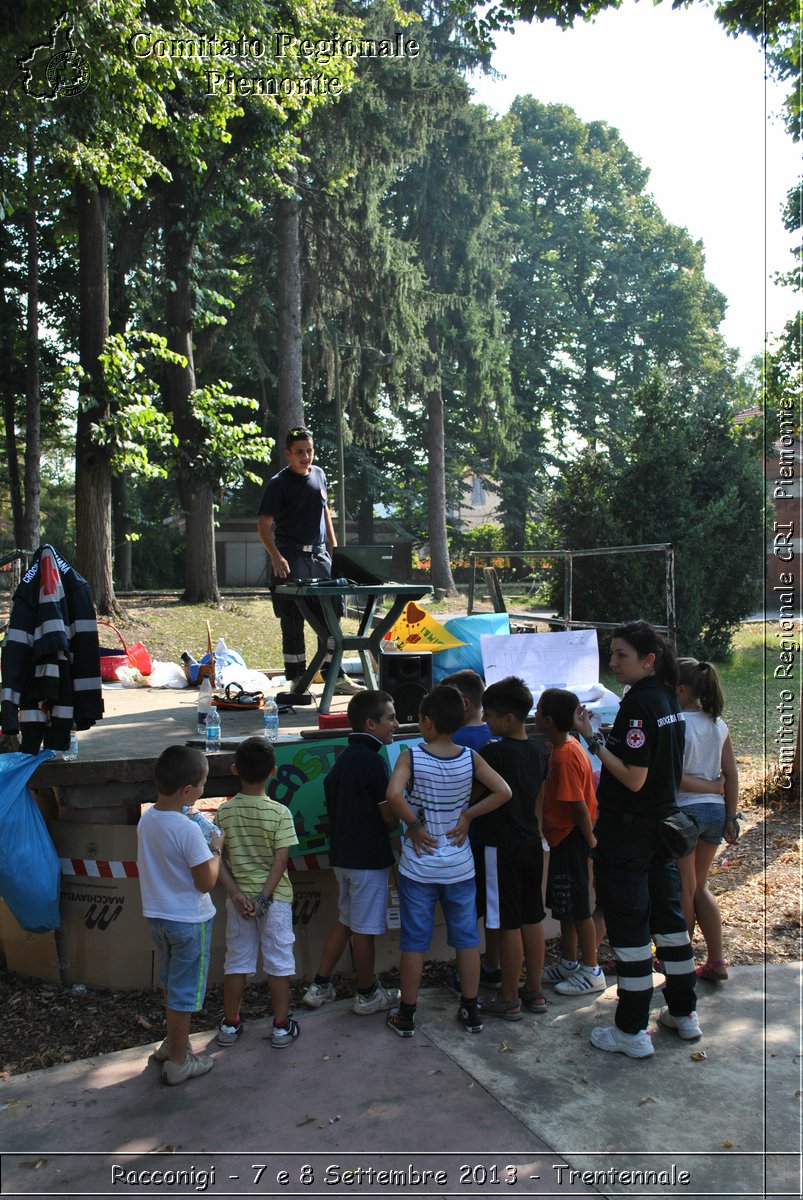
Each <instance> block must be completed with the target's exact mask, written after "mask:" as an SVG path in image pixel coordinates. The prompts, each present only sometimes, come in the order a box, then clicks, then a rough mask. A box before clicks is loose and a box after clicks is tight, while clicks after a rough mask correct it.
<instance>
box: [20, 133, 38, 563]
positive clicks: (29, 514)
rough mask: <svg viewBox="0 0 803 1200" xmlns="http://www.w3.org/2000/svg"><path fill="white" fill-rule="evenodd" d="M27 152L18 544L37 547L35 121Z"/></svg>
mask: <svg viewBox="0 0 803 1200" xmlns="http://www.w3.org/2000/svg"><path fill="white" fill-rule="evenodd" d="M26 154H27V164H26V167H27V170H26V187H27V192H28V204H27V210H26V213H25V241H26V248H27V252H28V297H27V311H26V317H25V486H24V496H25V501H24V506H23V514H22V527H21V530H20V542H19V546H20V548H21V549H23V550H35V549H36V548H37V546H38V545H39V537H40V516H41V497H42V479H41V474H40V463H41V461H42V396H41V392H40V387H39V233H38V228H37V209H36V189H35V185H34V172H35V169H36V147H35V143H34V129H33V126H32V125H29V126H28V144H27V150H26Z"/></svg>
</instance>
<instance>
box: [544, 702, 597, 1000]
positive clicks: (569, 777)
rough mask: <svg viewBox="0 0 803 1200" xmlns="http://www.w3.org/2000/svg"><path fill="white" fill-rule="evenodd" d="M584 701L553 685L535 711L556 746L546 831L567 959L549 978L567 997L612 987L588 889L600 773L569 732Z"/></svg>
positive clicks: (550, 882) (551, 892) (550, 900)
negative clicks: (608, 983)
mask: <svg viewBox="0 0 803 1200" xmlns="http://www.w3.org/2000/svg"><path fill="white" fill-rule="evenodd" d="M578 704H579V700H578V699H577V697H576V696H575V694H574V692H567V691H564V690H563V689H562V688H547V690H546V691H545V692H542V694H541V696H540V698H539V700H538V707H537V708H536V712H535V724H536V728H537V729H538V732H539V733H542V734H543V735H544V736H545V737H546V738H547V740H548V741H549V742H550V743H551V745H552V753H551V755H550V757H549V767H548V769H547V776H546V781H545V783H544V813H543V831H544V837H545V838H546V840H547V841H548V842H549V872H548V875H547V893H546V902H547V905H548V907H549V908H550V909H551V910H552V915H553V917H554V918H555V919H556V920H557V921H560V940H561V958H560V960H559V961H558V962H557V963H555V964H554V965H552V966H550V967H547V968H546V969H545V970H544V975H543V979H544V983H553V984H554V985H555V991H556V992H560V993H561V995H564V996H580V995H584V994H585V993H586V992H602V991H604V990H605V986H606V984H605V976H604V975H603V973H602V971H601V969H600V968H599V966H598V965H597V934H596V928H595V926H594V920H593V918H592V915H591V904H590V901H589V891H588V880H589V875H588V856H589V851H591V850H593V849H594V847H595V846H596V844H597V841H596V838H595V837H594V821H595V820H596V817H597V797H596V792H595V790H594V775H593V772H592V770H591V761H590V759H589V757H588V755H587V754H586V752H585V750H584V749H583V747H582V746H581V745H580V743H579V742H578V741H576V739H575V738H573V737H570V736H569V730H570V729H571V728H572V727H573V723H574V714H575V711H576V709H577V707H578ZM578 942H579V946H580V959H579V961H578V960H577V957H576V955H577V947H578Z"/></svg>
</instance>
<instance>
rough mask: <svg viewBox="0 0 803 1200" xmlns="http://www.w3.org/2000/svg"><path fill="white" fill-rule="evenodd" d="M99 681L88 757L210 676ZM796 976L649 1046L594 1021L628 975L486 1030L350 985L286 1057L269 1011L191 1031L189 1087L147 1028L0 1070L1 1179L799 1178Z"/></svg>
mask: <svg viewBox="0 0 803 1200" xmlns="http://www.w3.org/2000/svg"><path fill="white" fill-rule="evenodd" d="M316 690H318V691H320V688H318V689H316ZM104 698H105V700H106V718H105V719H104V721H103V722H101V723H100V724H99V725H98V726H96V727H95V729H93V730H89V731H86V732H84V733H82V734H81V735H80V755H81V757H82V758H84V759H86V760H91V759H104V758H109V759H115V758H118V757H132V758H136V757H138V756H141V757H152V756H153V755H154V754H155V753H158V752H159V750H160V749H161V748H163V746H164V745H167V744H168V743H169V742H171V741H174V740H182V741H183V740H185V739H187V738H190V737H192V736H193V734H194V731H195V700H196V693H195V692H191V691H176V692H161V691H150V690H148V689H122V688H120V689H106V690H105V691H104ZM346 703H347V701H346V700H345V699H340V700H338V701H337V707H338V708H341V707H342V708H345V706H346ZM316 724H317V720H316V716H315V711H314V709H306V710H303V709H300V710H298V713H297V714H296V715H295V716H293V715H290V716H288V717H287V718H285V717H283V718H282V730H283V732H286V733H288V734H290V733H292V734H293V735H295V736H297V735H298V732H299V730H300V729H301V728H302V727H305V726H307V727H309V726H315V725H316ZM260 727H261V720H260V714H259V713H258V712H243V713H224V714H223V734H224V737H231V738H233V739H235V740H236V739H238V738H241V737H244V736H247V735H248V734H251V733H255V732H257V731H258V730H259V729H260ZM610 982H611V983H612V984H614V983H615V981H613V980H611V981H610ZM800 989H801V973H800V964H784V965H779V966H771V967H768V968H766V969H765V968H762V967H735V968H733V969H732V974H731V979H730V980H729V981H728V983H727V984H725V985H721V986H711V985H707V984H704V983H701V984H700V985H699V997H700V999H699V1008H698V1011H699V1013H700V1019H701V1023H702V1026H703V1038H702V1040H701V1041H700V1042H699V1043H697V1044H693V1043H687V1042H682V1041H680V1040H679V1039H678V1038H677V1036H676V1035H675V1034H673V1033H670V1032H668V1031H666V1030H664V1029H657V1030H656V1032H655V1035H654V1036H655V1041H654V1044H655V1047H656V1053H655V1055H654V1056H653V1057H652V1058H651V1059H647V1060H642V1061H634V1060H631V1059H627V1058H624V1057H623V1056H621V1055H618V1054H617V1055H611V1054H606V1053H604V1052H602V1051H599V1050H596V1049H594V1048H593V1047H592V1046H591V1045H590V1042H589V1040H588V1034H589V1031H590V1029H591V1027H592V1026H593V1025H595V1024H598V1023H601V1024H608V1023H610V1022H611V1020H612V1017H613V1008H614V1003H615V994H616V989H615V986H612V987H610V988H609V989H608V991H607V992H606V993H604V994H601V995H599V994H598V995H596V996H595V997H594V998H593V1000H591V1001H589V1000H587V999H583V998H576V999H570V998H562V997H558V996H555V997H554V1000H553V1002H552V1003H551V1005H550V1007H549V1010H548V1013H547V1014H546V1015H544V1016H531V1015H529V1014H528V1015H527V1016H526V1017H525V1019H524V1020H522V1021H521V1022H517V1023H512V1022H505V1021H501V1020H499V1019H495V1018H492V1017H489V1018H487V1019H486V1023H485V1029H484V1031H483V1033H482V1034H481V1035H479V1036H476V1037H472V1036H470V1035H467V1034H465V1033H464V1032H463V1031H462V1030H461V1029H459V1028H458V1026H457V1024H456V1021H455V1010H456V999H455V997H454V996H452V994H451V993H449V992H447V991H441V990H438V989H436V990H431V991H427V992H425V993H423V994H422V997H421V1001H420V1004H419V1010H418V1031H417V1033H416V1036H415V1037H414V1038H413V1039H411V1040H402V1039H400V1038H398V1037H395V1036H394V1035H393V1034H392V1033H391V1032H390V1031H389V1030H388V1029H387V1028H386V1027H385V1024H384V1021H383V1019H382V1017H381V1016H379V1015H377V1016H373V1017H365V1018H361V1017H356V1016H354V1015H353V1014H352V1013H351V1012H350V1011H349V1003H348V1002H343V1003H338V1004H335V1005H331V1006H329V1007H327V1008H324V1009H323V1010H321V1011H319V1012H314V1013H313V1012H306V1011H304V1012H301V1013H298V1014H297V1016H298V1017H299V1019H300V1021H301V1024H302V1034H301V1037H300V1039H299V1041H298V1043H296V1044H295V1045H294V1046H292V1047H290V1048H289V1049H287V1050H286V1051H285V1054H283V1055H282V1054H279V1053H277V1052H276V1051H274V1050H273V1049H272V1048H271V1047H270V1046H269V1045H268V1044H267V1042H265V1041H264V1040H263V1038H264V1034H265V1033H266V1032H269V1026H268V1022H266V1021H265V1022H263V1021H257V1022H252V1023H250V1024H249V1027H248V1029H247V1030H246V1032H245V1035H244V1037H243V1038H242V1039H241V1041H240V1042H238V1043H237V1044H236V1045H234V1046H233V1047H230V1048H228V1049H225V1050H223V1049H221V1048H219V1047H217V1045H216V1043H215V1040H214V1039H215V1033H214V1031H210V1032H209V1033H208V1034H206V1035H195V1036H194V1038H193V1042H194V1046H195V1049H196V1050H199V1051H205V1050H206V1049H207V1048H208V1049H209V1050H210V1052H211V1053H212V1054H213V1056H214V1058H215V1069H214V1070H213V1072H212V1073H211V1074H209V1075H208V1076H205V1077H203V1078H201V1079H197V1080H192V1081H190V1082H189V1083H188V1084H186V1085H183V1086H181V1087H178V1088H166V1087H163V1086H162V1085H161V1084H160V1082H159V1072H158V1068H157V1067H156V1066H155V1065H154V1064H153V1062H151V1061H149V1059H148V1054H149V1052H150V1050H151V1049H152V1046H143V1047H142V1048H141V1049H136V1050H127V1051H123V1052H121V1053H117V1054H111V1055H106V1056H103V1057H100V1058H96V1059H91V1060H88V1061H85V1062H78V1063H71V1064H67V1065H65V1066H63V1067H54V1068H51V1069H49V1070H45V1071H37V1072H32V1073H30V1074H28V1075H22V1076H13V1077H10V1078H5V1079H0V1195H2V1196H12V1195H13V1196H30V1195H72V1196H78V1197H80V1196H89V1195H94V1196H96V1195H113V1196H120V1195H141V1196H150V1195H155V1194H160V1195H168V1194H170V1195H195V1194H197V1193H198V1192H203V1191H208V1192H209V1193H210V1194H213V1195H228V1194H237V1195H263V1196H264V1195H271V1196H316V1195H320V1196H334V1195H352V1194H355V1195H368V1194H371V1195H375V1196H378V1195H394V1196H401V1195H405V1196H407V1195H409V1196H417V1197H418V1196H438V1197H440V1196H460V1195H471V1194H474V1195H478V1194H481V1195H484V1196H497V1195H507V1194H510V1193H515V1194H517V1195H529V1196H539V1197H544V1196H549V1195H552V1194H559V1195H563V1194H564V1193H566V1192H570V1193H575V1194H580V1195H591V1194H602V1195H605V1196H610V1197H613V1196H628V1197H636V1196H642V1195H657V1194H660V1195H661V1196H663V1197H675V1196H678V1197H681V1196H682V1197H690V1198H697V1197H700V1198H702V1197H710V1196H715V1195H716V1196H723V1195H729V1196H733V1195H736V1196H744V1197H776V1196H777V1197H781V1196H796V1197H798V1196H800V1195H801V1186H800V1185H801V1158H800V1114H799V1106H800V1096H801V1074H800V1063H801V1056H800V1049H801V1045H800V1026H801V990H800ZM660 1002H661V996H660V992H656V994H655V997H654V1009H653V1015H654V1017H655V1016H657V1012H658V1008H659V1005H660ZM87 1003H88V1004H91V992H90V993H89V994H88V996H87ZM653 1024H655V1022H654V1021H653ZM42 1036H43V1038H46V1036H47V1031H46V1030H43V1034H42ZM700 1051H703V1052H704V1054H705V1057H704V1058H701V1057H699V1053H698V1052H700ZM115 1168H116V1169H115ZM212 1168H214V1173H213V1174H210V1172H211V1171H212ZM171 1171H172V1172H173V1175H170V1174H169V1172H171ZM371 1171H373V1172H374V1174H371ZM381 1171H385V1172H390V1174H387V1175H385V1176H382V1175H381V1174H378V1172H381ZM132 1172H133V1174H132ZM148 1172H149V1173H150V1174H147V1173H148ZM157 1172H162V1175H158V1174H156V1173H157ZM176 1172H178V1174H176ZM181 1172H184V1174H183V1175H182V1174H181ZM282 1172H285V1173H286V1174H282ZM427 1172H429V1174H427ZM435 1172H440V1173H441V1174H439V1175H436V1174H433V1173H435ZM627 1172H642V1175H641V1176H635V1177H634V1176H632V1175H628V1174H627ZM644 1172H652V1173H653V1174H652V1176H646V1177H645V1176H644V1174H643V1173H644ZM683 1172H687V1173H688V1179H686V1178H685V1176H684V1175H683V1174H682V1173H683ZM394 1173H395V1174H394ZM583 1173H586V1174H585V1176H584V1174H583ZM645 1178H646V1179H647V1180H648V1181H649V1180H650V1179H652V1180H653V1181H654V1182H644V1180H645Z"/></svg>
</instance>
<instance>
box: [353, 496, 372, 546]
mask: <svg viewBox="0 0 803 1200" xmlns="http://www.w3.org/2000/svg"><path fill="white" fill-rule="evenodd" d="M357 540H358V542H360V544H361V545H363V546H373V544H374V501H373V498H372V497H371V496H363V498H362V499H361V500H360V507H359V510H358V513H357Z"/></svg>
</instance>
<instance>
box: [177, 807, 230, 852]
mask: <svg viewBox="0 0 803 1200" xmlns="http://www.w3.org/2000/svg"><path fill="white" fill-rule="evenodd" d="M181 811H182V812H183V813H185V814H186V815H187V816H188V817H189V818H190V820H191V821H194V822H195V824H196V825H197V826H198V828H199V829H200V831H201V833H202V834H203V835H204V838H205V839H206V844H207V846H211V844H212V837H213V835H214V834H216V833H219V832H220V830H219V829H218V827H217V825H216V824H215V822H214V821H210V820H209V817H208V816H207V815H206V813H202V812H198V811H197V810H196V809H190V806H189V805H188V804H185V805H184V806H183V808H182V810H181Z"/></svg>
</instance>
